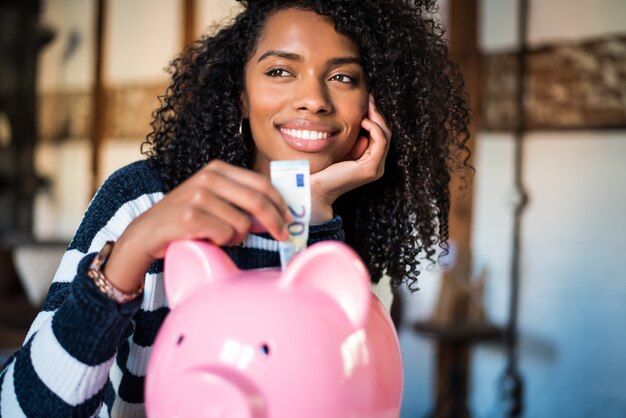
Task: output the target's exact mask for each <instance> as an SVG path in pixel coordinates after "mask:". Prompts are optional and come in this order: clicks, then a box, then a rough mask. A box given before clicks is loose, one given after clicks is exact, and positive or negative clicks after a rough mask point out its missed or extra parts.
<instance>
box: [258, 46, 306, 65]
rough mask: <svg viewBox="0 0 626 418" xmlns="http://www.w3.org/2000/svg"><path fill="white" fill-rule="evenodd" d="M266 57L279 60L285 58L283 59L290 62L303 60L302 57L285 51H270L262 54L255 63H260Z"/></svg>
mask: <svg viewBox="0 0 626 418" xmlns="http://www.w3.org/2000/svg"><path fill="white" fill-rule="evenodd" d="M268 57H279V58H285V59H288V60H292V61H302V60H303V58H302V55H298V54H296V53H295V52H287V51H280V50H275V49H271V50H269V51H267V52H266V53H264V54H263V55H261V56H260V57H259V59H258V60H257V62H261V61H263V60H264V59H266V58H268Z"/></svg>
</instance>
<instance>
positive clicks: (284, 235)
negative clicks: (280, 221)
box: [280, 225, 289, 241]
mask: <svg viewBox="0 0 626 418" xmlns="http://www.w3.org/2000/svg"><path fill="white" fill-rule="evenodd" d="M280 238H281V241H287V240H288V239H289V229H287V225H285V227H284V228H283V230H282V232H281V234H280Z"/></svg>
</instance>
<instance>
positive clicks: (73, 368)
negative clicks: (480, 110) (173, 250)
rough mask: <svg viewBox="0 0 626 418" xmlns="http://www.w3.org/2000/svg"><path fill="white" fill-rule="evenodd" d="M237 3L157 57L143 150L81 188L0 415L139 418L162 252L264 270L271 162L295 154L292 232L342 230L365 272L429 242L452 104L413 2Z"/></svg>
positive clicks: (272, 204)
mask: <svg viewBox="0 0 626 418" xmlns="http://www.w3.org/2000/svg"><path fill="white" fill-rule="evenodd" d="M242 3H244V6H245V10H244V11H243V12H242V13H241V14H239V15H238V16H237V17H236V19H235V20H234V22H233V23H232V24H231V25H230V26H228V27H226V28H224V29H222V30H220V31H219V32H217V33H216V34H215V35H214V36H207V37H204V38H203V39H201V40H199V41H198V42H196V43H195V45H193V46H192V47H191V48H189V49H188V50H187V51H186V52H184V53H183V54H182V55H181V56H180V57H178V58H177V59H176V60H175V61H174V62H173V64H172V69H173V81H172V84H171V85H170V87H169V88H168V90H167V93H166V95H165V96H164V97H162V104H161V107H160V109H158V110H157V111H156V112H155V114H154V122H153V125H152V126H153V132H152V133H151V134H150V135H149V137H148V141H147V143H146V144H145V145H146V146H147V147H148V149H147V151H146V153H147V154H148V156H149V158H148V160H147V161H141V162H137V163H134V164H131V165H130V166H127V167H125V168H123V169H121V170H119V171H118V172H117V173H115V174H114V175H112V176H111V177H110V178H109V179H108V180H107V181H106V182H105V184H104V185H103V186H102V188H101V189H100V191H99V192H98V193H97V195H96V196H95V197H94V200H93V201H92V203H91V204H90V207H89V209H88V210H87V212H86V214H85V217H84V219H83V221H82V223H81V226H80V227H79V230H78V231H77V233H76V236H75V237H74V239H73V240H72V243H71V244H70V246H69V248H68V250H67V252H66V254H65V255H64V257H63V260H62V261H61V265H60V267H59V270H58V272H57V274H56V275H55V278H54V281H53V284H52V285H51V288H50V291H49V294H48V297H47V299H46V302H45V304H44V307H43V309H42V312H41V313H40V314H39V315H38V317H37V318H36V319H35V321H34V323H33V325H32V327H31V329H30V331H29V334H28V336H27V338H26V343H25V345H24V347H23V348H22V349H21V350H19V351H18V352H17V353H16V354H15V355H14V356H13V357H12V359H10V361H9V362H8V364H7V365H6V366H5V368H4V370H3V371H2V375H1V377H0V385H1V389H2V391H1V392H0V396H1V397H0V415H2V416H11V417H14V416H15V417H17V416H24V415H26V416H93V415H94V414H96V413H97V412H98V411H100V412H99V413H100V416H113V417H118V416H123V417H126V416H142V415H143V414H144V408H143V376H144V374H145V369H146V363H147V358H148V355H149V353H150V347H151V345H152V343H153V341H154V337H155V335H156V332H157V331H158V328H159V327H160V325H161V323H162V322H163V320H164V318H165V316H166V315H167V312H168V308H167V304H166V301H165V297H164V293H163V285H162V277H161V273H162V263H161V262H160V259H161V257H162V256H163V254H164V251H165V249H166V247H167V245H168V244H169V243H170V242H172V241H174V240H177V239H188V238H201V239H209V240H211V241H213V242H215V243H217V244H219V245H222V246H224V248H225V250H226V251H227V252H228V253H229V255H230V256H231V257H232V258H233V260H235V262H236V263H237V264H238V265H239V267H241V268H255V267H267V266H276V265H278V254H277V248H278V242H277V241H278V240H284V239H286V224H287V223H288V222H289V221H290V214H289V211H288V210H287V207H286V205H285V203H284V201H283V199H282V197H281V196H280V195H279V194H278V193H277V191H276V190H275V189H274V188H273V187H272V186H271V184H270V182H269V180H268V167H269V162H270V161H272V160H284V159H307V160H309V161H310V164H311V174H312V176H311V179H312V180H311V183H312V202H313V203H312V206H313V207H312V226H311V231H310V243H312V242H315V241H319V240H326V239H344V238H345V240H346V241H347V242H348V243H349V244H350V245H352V246H353V247H354V248H355V249H356V250H357V251H358V252H359V253H360V255H361V256H362V257H363V259H364V260H365V262H366V264H367V265H368V267H369V269H370V273H371V274H372V281H373V282H378V280H379V279H380V278H381V276H382V275H383V273H386V274H389V275H390V276H391V277H392V283H393V284H394V285H399V284H401V283H402V282H406V283H408V284H409V285H412V284H414V283H415V282H416V278H417V275H418V271H417V267H418V264H419V263H418V260H417V258H418V256H420V255H422V256H425V257H426V258H429V259H430V258H432V256H433V255H434V253H435V247H436V246H437V245H439V246H440V247H443V248H444V250H445V248H446V247H445V243H446V239H447V217H448V210H449V194H448V183H449V180H450V174H449V173H450V170H451V169H452V162H453V161H459V158H458V157H459V156H460V157H462V158H461V161H462V162H463V164H465V163H464V161H465V160H466V159H467V155H468V150H467V148H466V147H465V145H464V141H465V140H466V139H467V129H466V128H467V121H468V111H467V108H466V105H465V101H464V99H463V95H462V91H461V90H462V88H461V87H462V83H461V80H460V78H459V76H458V74H457V72H456V69H455V67H454V66H453V65H452V64H450V63H449V62H448V61H447V58H446V47H445V44H444V42H443V41H442V40H441V36H442V32H441V30H440V29H439V28H438V26H437V25H436V23H435V22H434V21H433V20H432V19H431V18H430V17H429V12H430V11H431V10H430V9H431V8H432V5H431V2H429V1H425V2H419V1H418V2H405V1H402V0H384V1H381V0H377V1H364V0H334V1H330V0H327V1H324V0H319V1H311V0H309V1H306V0H283V1H279V0H260V1H245V2H242ZM407 3H408V4H407ZM422 3H423V4H422ZM379 109H380V110H379ZM383 115H384V117H383ZM392 133H393V135H392ZM344 227H345V231H344V229H343V228H344ZM260 231H267V232H268V233H267V234H264V233H260ZM107 242H112V243H107ZM105 243H106V244H105ZM113 243H114V244H113ZM97 252H99V254H98V255H97V256H96V253H97Z"/></svg>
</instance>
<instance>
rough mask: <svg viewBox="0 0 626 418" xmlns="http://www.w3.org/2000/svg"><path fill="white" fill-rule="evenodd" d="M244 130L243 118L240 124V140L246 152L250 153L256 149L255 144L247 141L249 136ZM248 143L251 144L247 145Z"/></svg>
mask: <svg viewBox="0 0 626 418" xmlns="http://www.w3.org/2000/svg"><path fill="white" fill-rule="evenodd" d="M243 130H244V127H243V118H241V122H239V138H241V146H242V147H243V150H244V151H246V152H250V151H252V150H253V149H254V142H252V141H246V137H247V136H248V135H244V133H243ZM247 142H250V143H248V144H247Z"/></svg>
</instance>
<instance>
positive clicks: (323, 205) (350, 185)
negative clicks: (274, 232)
mask: <svg viewBox="0 0 626 418" xmlns="http://www.w3.org/2000/svg"><path fill="white" fill-rule="evenodd" d="M361 127H362V128H363V130H364V131H366V132H367V136H360V137H359V138H358V139H357V140H356V142H355V143H354V146H353V147H352V149H351V150H350V152H349V153H348V155H347V156H346V159H345V160H344V161H340V162H338V163H335V164H333V165H331V166H330V167H328V168H326V169H324V170H322V171H320V172H318V173H315V174H313V175H312V176H311V186H312V198H313V200H312V204H313V213H312V219H311V222H312V223H320V222H323V221H326V220H329V219H331V218H332V216H333V211H332V204H333V203H334V202H335V200H337V198H339V196H341V195H342V194H344V193H346V192H348V191H350V190H353V189H356V188H357V187H359V186H362V185H364V184H367V183H370V182H372V181H375V180H378V179H379V178H380V177H382V175H383V174H384V171H385V159H386V157H387V153H388V151H389V143H390V141H391V129H390V128H389V126H388V124H387V122H386V121H385V119H384V118H383V116H382V115H381V114H380V113H379V112H378V110H377V108H376V105H375V103H374V99H373V98H372V97H371V96H370V102H369V105H368V111H367V115H366V116H365V117H364V118H363V120H362V121H361Z"/></svg>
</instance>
